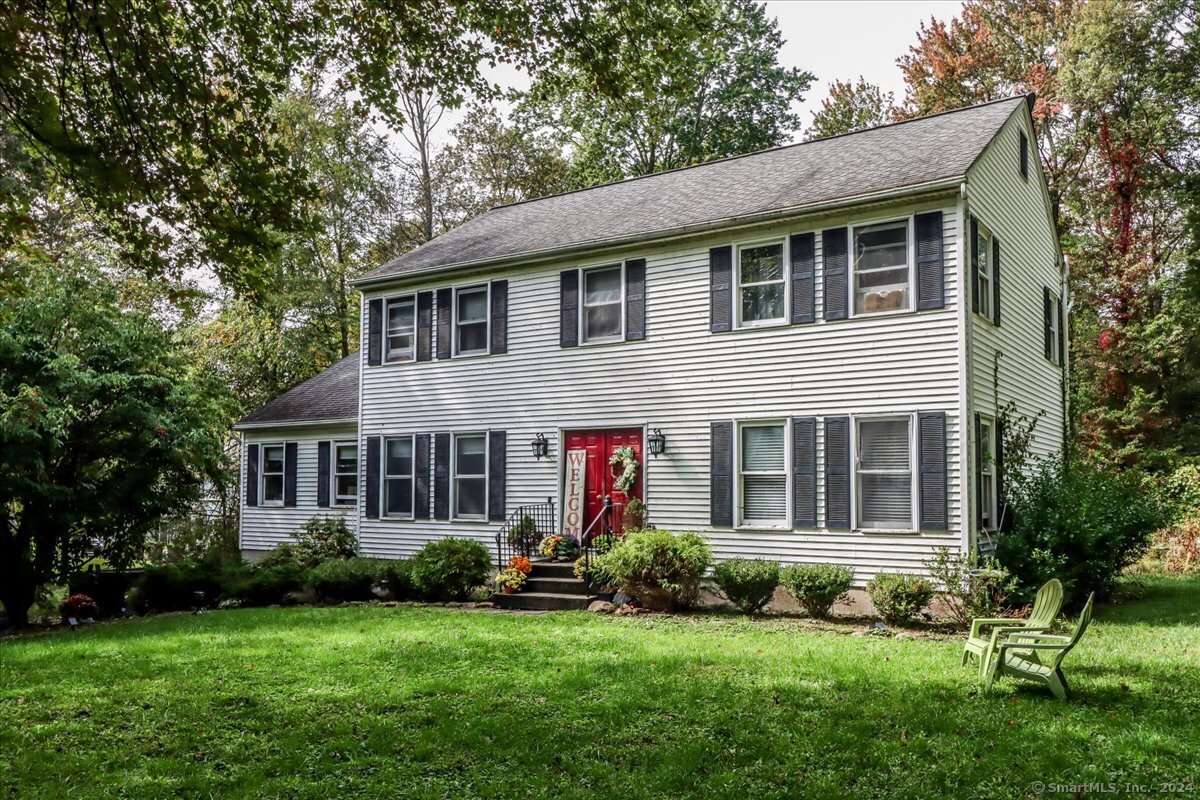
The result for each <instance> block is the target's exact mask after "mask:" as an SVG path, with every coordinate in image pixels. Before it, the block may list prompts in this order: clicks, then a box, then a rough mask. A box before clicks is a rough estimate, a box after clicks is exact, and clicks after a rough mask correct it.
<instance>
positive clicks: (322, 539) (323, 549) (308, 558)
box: [277, 516, 358, 569]
mask: <svg viewBox="0 0 1200 800" xmlns="http://www.w3.org/2000/svg"><path fill="white" fill-rule="evenodd" d="M292 538H293V539H295V540H296V544H294V545H293V546H292V547H293V548H294V551H295V554H296V558H297V559H298V560H299V562H300V566H301V567H304V568H305V569H308V568H310V567H315V566H317V565H318V564H322V563H324V562H326V561H330V560H331V559H335V558H354V557H355V556H356V555H358V544H357V543H356V542H355V541H354V534H353V533H352V532H351V531H350V529H349V528H348V527H346V520H345V519H343V518H342V517H334V516H330V517H313V518H312V519H310V520H309V521H308V522H306V523H304V527H303V528H301V529H300V531H299V532H298V533H293V534H292ZM277 549H278V548H277Z"/></svg>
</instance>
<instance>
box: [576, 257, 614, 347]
mask: <svg viewBox="0 0 1200 800" xmlns="http://www.w3.org/2000/svg"><path fill="white" fill-rule="evenodd" d="M582 273H583V276H582V277H583V305H582V308H581V309H580V313H581V315H582V321H583V341H584V342H596V341H609V340H613V339H620V338H622V336H623V335H624V328H625V280H624V278H625V267H624V265H623V264H608V265H606V266H603V267H591V268H588V269H584V270H582Z"/></svg>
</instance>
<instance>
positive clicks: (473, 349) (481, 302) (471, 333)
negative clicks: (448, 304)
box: [454, 284, 489, 356]
mask: <svg viewBox="0 0 1200 800" xmlns="http://www.w3.org/2000/svg"><path fill="white" fill-rule="evenodd" d="M488 303H489V301H488V285H487V284H484V285H483V286H472V287H469V288H464V289H458V290H457V291H456V292H455V294H454V352H455V354H456V355H460V356H470V355H483V354H486V353H487V352H488Z"/></svg>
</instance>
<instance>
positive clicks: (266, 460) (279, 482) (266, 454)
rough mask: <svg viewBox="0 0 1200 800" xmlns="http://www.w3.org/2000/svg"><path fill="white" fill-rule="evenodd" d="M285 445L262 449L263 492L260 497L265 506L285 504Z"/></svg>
mask: <svg viewBox="0 0 1200 800" xmlns="http://www.w3.org/2000/svg"><path fill="white" fill-rule="evenodd" d="M283 463H284V460H283V445H281V444H265V445H263V447H262V470H261V471H260V474H261V480H262V491H261V492H260V494H259V497H261V498H262V501H261V502H262V504H263V505H282V504H283Z"/></svg>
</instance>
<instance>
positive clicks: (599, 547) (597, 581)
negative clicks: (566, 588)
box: [571, 536, 617, 588]
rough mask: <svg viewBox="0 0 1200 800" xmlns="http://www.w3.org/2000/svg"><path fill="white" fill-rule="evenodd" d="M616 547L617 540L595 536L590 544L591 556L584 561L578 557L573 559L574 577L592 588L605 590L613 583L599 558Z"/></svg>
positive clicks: (610, 537)
mask: <svg viewBox="0 0 1200 800" xmlns="http://www.w3.org/2000/svg"><path fill="white" fill-rule="evenodd" d="M616 546H617V539H616V537H613V536H597V537H596V538H595V540H594V541H593V542H592V554H591V557H590V558H588V559H587V560H586V561H585V560H584V559H583V558H582V557H580V558H577V559H575V564H574V566H573V567H572V569H571V571H572V572H573V573H574V574H575V577H576V578H578V579H579V580H581V581H587V582H588V583H589V584H591V585H592V586H593V587H596V588H605V587H610V586H612V584H613V583H614V579H613V576H612V575H609V574H608V572H607V571H606V570H605V569H604V561H603V559H602V558H601V557H602V556H603V555H604V554H605V553H608V552H611V551H612V549H613V548H614V547H616Z"/></svg>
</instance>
